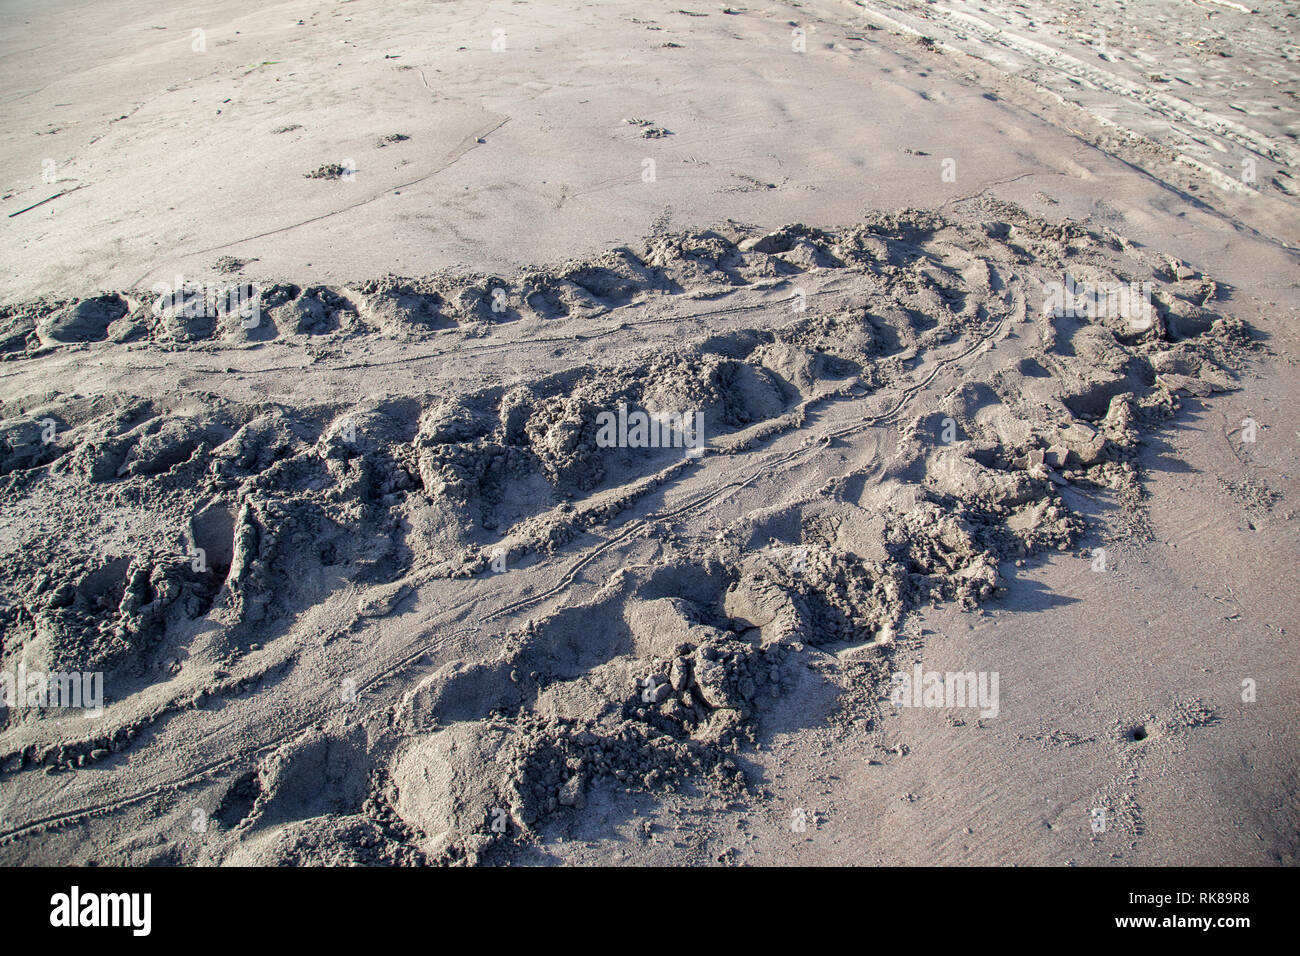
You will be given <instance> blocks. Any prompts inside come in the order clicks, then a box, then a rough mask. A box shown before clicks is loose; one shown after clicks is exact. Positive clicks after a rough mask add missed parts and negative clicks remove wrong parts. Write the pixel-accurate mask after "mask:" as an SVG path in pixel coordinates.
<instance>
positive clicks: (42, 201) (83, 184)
mask: <svg viewBox="0 0 1300 956" xmlns="http://www.w3.org/2000/svg"><path fill="white" fill-rule="evenodd" d="M85 185H86V184H85V183H82V184H81V185H80V186H73V187H72V188H71V189H65V190H63V192H61V193H55V194H54V195H53V196H47V197H45V198H44V199H42V200H41V201H40V202H34V203H32V204H31V205H30V206H28V207H27V208H26V209H19V210H18V211H17V212H11V213H10V214H9V218H10V219H12V218H13V217H14V216H21V215H22V214H23V213H25V212H27V211H28V210H29V209H35V208H36V207H37V206H44V205H45V204H46V203H47V202H49V201H50V200H51V199H58V198H59V197H60V196H66V195H67V194H68V193H75V192H76V191H77V190H78V189H84V188H85Z"/></svg>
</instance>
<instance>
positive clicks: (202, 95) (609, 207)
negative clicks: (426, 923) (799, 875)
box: [0, 0, 1300, 865]
mask: <svg viewBox="0 0 1300 956" xmlns="http://www.w3.org/2000/svg"><path fill="white" fill-rule="evenodd" d="M157 6H158V5H155V4H147V3H143V2H139V0H122V2H112V3H69V2H49V0H44V2H40V3H37V2H30V0H21V2H11V3H7V4H6V5H5V7H4V9H3V10H2V11H0V90H2V93H0V95H2V96H3V100H4V107H5V108H4V112H3V119H0V123H3V126H4V139H3V142H4V144H5V145H4V151H5V152H4V156H5V163H4V181H3V182H2V183H0V187H2V189H3V196H2V198H0V210H2V211H4V213H5V214H6V215H5V223H4V232H3V239H2V240H0V241H2V243H3V245H2V246H0V248H2V250H3V261H4V269H3V274H0V358H2V359H3V362H0V416H2V417H3V420H2V421H0V629H2V631H3V644H2V645H0V674H14V675H16V674H18V673H19V669H20V668H21V670H22V673H23V674H57V673H70V674H95V675H102V680H103V684H102V687H103V691H104V707H103V712H102V714H99V715H98V716H87V714H85V713H83V712H82V711H81V710H77V709H67V708H59V707H52V706H46V707H38V706H26V705H25V704H26V702H15V701H12V700H11V701H10V704H11V706H8V707H5V708H0V860H2V861H3V862H5V863H8V864H51V863H90V862H94V863H101V864H104V863H108V864H112V863H126V864H227V865H238V864H249V863H301V864H319V863H326V864H330V863H401V864H413V863H415V864H418V863H487V864H500V863H525V864H543V865H545V864H554V863H581V864H608V863H618V864H646V863H652V864H670V865H680V864H725V865H766V864H927V863H929V864H933V863H938V864H997V865H1004V864H1036V865H1115V864H1121V865H1133V864H1159V865H1165V864H1219V865H1268V864H1279V863H1281V864H1293V863H1294V862H1295V861H1296V857H1297V852H1298V847H1300V826H1298V824H1300V807H1298V806H1297V797H1296V794H1297V792H1300V786H1298V781H1297V746H1296V745H1297V729H1298V728H1297V722H1298V720H1300V716H1298V714H1297V708H1296V706H1295V701H1296V700H1297V699H1300V665H1298V661H1297V650H1296V646H1295V635H1296V633H1297V629H1298V628H1300V621H1297V620H1296V617H1297V615H1296V614H1295V611H1294V606H1295V605H1294V597H1293V596H1294V595H1295V594H1296V593H1297V591H1298V590H1300V571H1298V570H1297V567H1298V565H1297V561H1296V558H1297V529H1298V528H1300V524H1298V523H1297V520H1296V508H1297V507H1298V504H1297V502H1298V501H1300V498H1298V497H1297V496H1298V495H1300V487H1298V486H1297V481H1296V475H1295V469H1296V456H1297V450H1298V449H1300V429H1298V428H1297V426H1296V424H1295V423H1296V422H1297V421H1300V391H1297V388H1296V386H1297V377H1298V375H1300V372H1298V370H1297V365H1296V357H1297V355H1298V354H1300V342H1298V341H1297V333H1296V328H1297V325H1296V322H1297V318H1298V316H1297V307H1298V306H1300V296H1297V268H1296V266H1297V254H1296V245H1297V243H1298V242H1300V217H1298V216H1297V211H1298V210H1300V194H1298V190H1300V185H1298V181H1297V179H1296V177H1297V176H1300V161H1298V160H1300V145H1298V144H1297V141H1296V135H1297V133H1296V105H1295V104H1296V100H1297V97H1300V68H1298V67H1297V56H1298V55H1300V42H1298V38H1300V30H1298V29H1297V27H1298V24H1300V20H1298V19H1297V17H1298V16H1300V14H1298V13H1297V12H1296V11H1295V10H1293V9H1292V8H1290V7H1289V5H1286V4H1254V3H1249V2H1247V3H1243V4H1237V3H1228V2H1226V0H1214V2H1211V0H1205V2H1196V0H1151V2H1144V3H1136V2H1134V3H1127V4H1125V3H1116V2H1097V3H1093V4H1081V3H1072V2H1066V0H1037V2H1034V3H1032V4H1015V5H1011V4H1007V5H1002V4H997V3H975V2H970V3H967V2H960V0H949V2H937V3H922V2H919V0H870V2H848V0H811V2H806V3H793V2H786V3H771V4H762V5H749V6H743V7H742V6H739V5H737V6H726V7H724V6H720V5H713V4H711V5H691V6H687V7H683V8H679V9H669V8H668V7H666V6H665V7H663V8H658V7H653V8H647V6H646V5H644V4H631V3H624V2H620V0H614V2H607V3H599V4H594V3H593V4H585V5H578V4H567V3H559V2H550V0H546V2H532V3H527V4H524V3H504V2H498V3H486V4H484V3H469V2H464V3H462V2H445V3H421V4H401V5H395V4H387V3H382V2H378V0H349V2H343V3H331V4H322V3H319V2H316V3H308V2H301V3H292V2H291V3H279V4H273V5H267V4H259V3H253V2H250V0H214V2H208V3H203V4H177V5H167V8H166V10H159V9H157ZM1067 283H1068V284H1069V286H1070V289H1072V290H1073V293H1069V292H1068V291H1067V294H1066V298H1064V299H1063V298H1062V287H1063V286H1064V285H1066V284H1067ZM1115 289H1124V290H1130V289H1132V290H1135V291H1136V290H1141V291H1142V295H1141V296H1136V295H1135V296H1132V297H1128V298H1125V297H1123V296H1120V297H1118V298H1116V297H1115V296H1111V297H1110V298H1107V291H1108V290H1112V291H1113V290H1115ZM178 290H179V291H178ZM254 290H256V291H257V293H258V296H259V298H258V299H257V303H258V305H257V312H256V313H255V315H256V319H257V321H256V322H255V323H254V322H252V321H250V320H249V318H248V315H247V310H246V312H245V315H244V316H241V313H240V310H239V308H238V306H239V303H238V302H234V303H233V304H232V301H231V299H232V297H234V298H238V296H239V295H241V294H243V293H244V292H250V293H251V292H252V291H254ZM1098 290H1100V293H1099V295H1100V298H1098V297H1097V296H1095V295H1093V294H1092V293H1097V292H1098ZM160 293H162V295H160ZM173 293H176V294H173ZM1139 300H1140V301H1139ZM1148 301H1149V309H1144V308H1142V307H1141V306H1142V304H1143V303H1144V302H1148ZM620 406H623V407H625V408H627V409H629V410H631V411H632V412H636V411H638V410H649V411H653V412H670V413H672V412H675V413H681V412H687V411H699V412H700V415H701V419H700V420H701V421H702V427H703V433H702V434H703V438H704V439H705V441H704V443H703V447H702V450H701V451H699V452H698V453H695V452H693V451H690V450H688V449H687V448H684V447H681V444H683V443H679V445H678V446H677V447H667V448H643V447H635V442H634V441H633V442H623V443H622V444H621V446H620V447H606V443H605V442H604V441H603V439H602V437H601V431H600V428H601V423H602V421H603V419H602V418H601V415H602V413H605V412H615V413H616V412H617V410H618V409H619V407H620ZM679 437H680V436H679ZM688 438H689V436H688ZM690 443H691V442H689V441H688V442H685V444H690ZM200 550H201V552H202V559H201V560H199V559H198V557H197V556H198V555H199V552H200ZM916 667H919V668H920V669H921V673H922V674H925V673H935V672H937V673H938V674H941V675H959V674H968V673H969V674H975V675H980V678H979V679H981V680H984V679H986V678H987V679H993V678H995V679H996V682H997V683H996V685H995V686H996V688H997V692H996V700H995V701H993V700H986V701H985V703H986V704H992V706H984V707H981V708H972V707H956V706H949V705H951V704H952V703H953V702H952V701H951V700H949V701H947V702H946V703H947V704H948V705H945V702H944V701H942V700H940V701H939V705H937V706H931V705H926V706H902V705H900V703H899V702H898V699H897V694H896V693H895V692H896V690H897V687H898V684H897V681H896V680H895V677H896V675H902V674H906V675H912V674H914V673H916V671H915V670H914V668H916ZM952 683H953V680H952V679H948V684H949V685H952ZM985 683H986V684H987V680H986V681H985ZM87 686H90V685H87ZM927 686H930V687H931V689H933V686H934V685H933V684H930V685H927ZM912 702H914V703H921V704H926V698H925V697H924V695H922V694H921V693H919V692H918V694H917V696H916V698H914V699H913V700H912Z"/></svg>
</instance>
